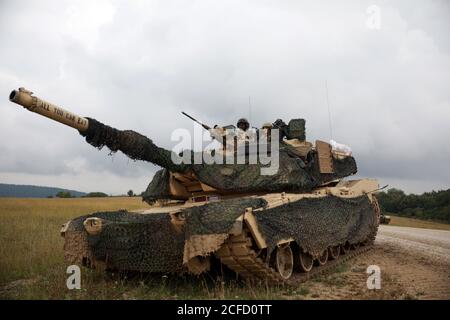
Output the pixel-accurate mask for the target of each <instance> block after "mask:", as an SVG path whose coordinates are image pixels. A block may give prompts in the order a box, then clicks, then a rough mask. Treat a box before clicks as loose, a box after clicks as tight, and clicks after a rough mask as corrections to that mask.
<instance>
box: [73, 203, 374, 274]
mask: <svg viewBox="0 0 450 320" xmlns="http://www.w3.org/2000/svg"><path fill="white" fill-rule="evenodd" d="M266 205H267V202H266V201H265V200H264V199H262V198H257V197H252V198H242V199H232V200H226V201H221V202H213V203H208V204H205V205H203V206H198V207H192V208H187V209H184V210H183V213H184V216H185V226H184V228H181V229H179V230H177V229H176V228H175V227H174V226H173V225H172V223H171V221H170V216H169V214H167V213H155V214H148V215H145V214H144V215H143V214H134V213H129V212H126V211H118V212H99V213H95V214H91V215H88V216H83V217H80V218H77V219H75V220H73V221H72V222H71V223H70V225H69V229H68V230H67V232H66V245H65V249H66V251H67V250H69V251H70V250H77V249H78V248H79V247H80V246H79V244H78V243H68V241H70V239H71V236H70V235H71V233H82V234H83V235H84V237H85V239H87V240H86V241H87V247H88V248H89V251H90V253H89V254H88V255H90V256H92V257H93V258H94V259H95V260H97V261H102V262H106V265H107V266H108V267H109V268H111V269H118V270H136V271H144V272H182V271H185V270H186V268H185V266H184V265H183V255H184V253H185V252H184V251H185V250H186V247H185V246H187V245H188V243H189V241H190V240H192V239H193V238H195V237H198V239H207V236H211V237H215V236H217V235H226V234H227V233H229V231H230V229H231V228H232V226H233V224H234V222H235V221H236V219H237V218H238V217H239V216H240V215H242V214H243V213H244V211H245V209H246V208H248V207H251V208H253V209H257V208H264V207H265V206H266ZM255 215H256V218H257V222H258V225H259V228H260V230H261V232H262V233H263V235H264V237H265V238H266V241H267V243H268V245H269V251H270V250H272V249H273V248H274V246H275V245H276V243H277V241H279V240H281V239H286V238H291V237H292V238H294V239H295V240H296V241H297V243H298V244H299V245H300V246H301V247H302V248H304V249H305V250H306V251H308V252H310V253H312V254H313V255H315V256H317V255H318V254H320V253H321V252H322V251H323V250H324V249H326V248H327V247H328V246H330V245H336V244H341V243H345V242H346V241H349V242H350V243H357V242H360V241H364V240H367V239H374V237H375V234H376V230H377V220H376V216H375V214H374V211H373V208H372V207H371V205H370V202H369V200H368V198H367V196H362V197H358V198H353V199H342V198H338V197H333V196H327V197H324V198H311V199H308V198H305V199H301V200H298V201H295V202H292V203H289V204H285V205H282V206H279V207H276V208H271V209H266V210H263V211H260V212H258V211H257V212H255ZM88 217H99V218H102V219H104V220H105V224H104V227H103V230H102V232H101V233H100V234H98V235H89V234H88V233H87V232H86V231H85V230H84V226H83V221H84V220H85V219H86V218H88ZM205 236H206V238H205ZM225 238H226V237H224V238H223V240H224V239H225ZM220 244H221V243H220V242H219V243H215V244H214V247H208V250H205V251H202V250H200V251H199V252H203V254H202V255H207V254H211V253H212V252H213V251H215V250H217V249H218V248H219V246H220ZM197 245H198V243H197ZM205 247H206V244H205ZM191 252H192V251H191ZM77 255H78V257H79V260H81V259H82V256H83V255H86V253H85V252H80V253H78V254H77V253H73V252H72V254H70V255H69V256H77ZM189 258H191V257H189ZM184 262H186V261H184Z"/></svg>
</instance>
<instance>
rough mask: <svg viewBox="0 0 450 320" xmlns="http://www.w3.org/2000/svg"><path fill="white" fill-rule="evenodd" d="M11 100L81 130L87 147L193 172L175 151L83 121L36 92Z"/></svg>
mask: <svg viewBox="0 0 450 320" xmlns="http://www.w3.org/2000/svg"><path fill="white" fill-rule="evenodd" d="M9 100H10V101H12V102H14V103H17V104H19V105H21V106H23V107H24V108H26V109H28V110H29V111H32V112H35V113H38V114H40V115H43V116H44V117H47V118H50V119H53V120H55V121H57V122H60V123H63V124H65V125H67V126H69V127H72V128H75V129H77V130H78V132H79V133H80V134H81V135H82V136H83V137H84V138H85V139H86V142H87V143H89V144H90V145H92V146H94V147H96V148H98V149H101V148H103V147H104V146H106V147H108V148H109V149H110V150H111V151H112V152H117V151H122V152H123V153H124V154H125V155H126V156H128V157H129V158H131V159H133V160H143V161H147V162H151V163H154V164H156V165H158V166H161V167H163V168H166V169H168V170H170V171H174V172H184V171H186V170H187V169H189V168H190V167H189V165H185V164H183V163H181V164H178V163H175V162H174V161H172V159H173V158H174V157H173V152H172V151H170V150H166V149H164V148H161V147H158V146H157V145H155V144H154V143H153V141H152V140H151V139H149V138H147V137H146V136H144V135H141V134H139V133H138V132H135V131H132V130H119V129H115V128H113V127H110V126H108V125H105V124H103V123H101V122H100V121H97V120H95V119H92V118H87V117H80V116H78V115H76V114H74V113H72V112H69V111H67V110H65V109H63V108H61V107H59V106H57V105H54V104H52V103H50V102H47V101H45V100H42V99H40V98H38V97H36V96H34V95H33V92H31V91H28V90H26V89H25V88H19V89H18V90H13V91H12V92H11V94H10V95H9Z"/></svg>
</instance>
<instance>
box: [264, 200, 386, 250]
mask: <svg viewBox="0 0 450 320" xmlns="http://www.w3.org/2000/svg"><path fill="white" fill-rule="evenodd" d="M256 219H257V221H258V225H259V227H260V230H261V232H262V233H263V235H264V237H265V239H266V241H267V242H268V246H269V249H273V248H274V246H275V245H276V243H277V242H278V241H279V240H282V239H288V238H290V237H293V238H294V239H295V240H296V241H297V243H298V244H299V245H300V247H302V248H303V249H304V250H305V251H306V252H309V253H311V254H312V255H313V256H318V255H320V254H321V253H322V252H323V250H325V249H326V248H327V247H328V246H335V245H339V244H345V243H346V242H347V241H348V242H349V243H350V244H355V243H359V242H363V241H365V240H368V239H372V240H373V239H375V235H376V232H377V228H378V222H377V218H376V215H375V213H374V209H373V207H372V205H371V203H370V201H369V199H368V197H367V196H360V197H357V198H350V199H345V198H339V197H335V196H327V197H325V198H304V199H301V200H298V201H295V202H292V203H288V204H285V205H282V206H280V207H276V208H272V209H268V210H264V211H262V212H258V213H257V214H256Z"/></svg>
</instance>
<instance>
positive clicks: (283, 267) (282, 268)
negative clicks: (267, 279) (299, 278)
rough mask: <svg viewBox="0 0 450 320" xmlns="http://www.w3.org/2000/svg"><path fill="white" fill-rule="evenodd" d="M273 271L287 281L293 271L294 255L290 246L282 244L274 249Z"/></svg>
mask: <svg viewBox="0 0 450 320" xmlns="http://www.w3.org/2000/svg"><path fill="white" fill-rule="evenodd" d="M274 258H275V259H274V267H275V270H277V272H278V273H279V274H280V276H281V277H282V278H283V279H285V280H286V279H289V278H290V277H291V275H292V271H293V270H294V255H293V253H292V249H291V246H290V245H289V244H284V245H281V246H279V247H277V248H276V250H275V257H274Z"/></svg>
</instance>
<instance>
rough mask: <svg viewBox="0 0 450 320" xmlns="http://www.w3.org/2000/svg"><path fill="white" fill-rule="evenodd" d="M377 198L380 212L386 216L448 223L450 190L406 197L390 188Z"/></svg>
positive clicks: (449, 220) (397, 190) (400, 191)
mask: <svg viewBox="0 0 450 320" xmlns="http://www.w3.org/2000/svg"><path fill="white" fill-rule="evenodd" d="M377 198H378V201H379V203H380V207H381V210H382V211H383V212H385V213H387V214H389V213H392V214H395V215H398V216H404V217H411V218H418V219H427V220H438V221H444V222H450V189H448V190H442V191H432V192H425V193H423V194H421V195H417V194H408V195H407V194H405V193H404V192H403V191H402V190H399V189H395V188H392V189H389V190H388V191H387V192H380V193H379V194H378V195H377Z"/></svg>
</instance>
